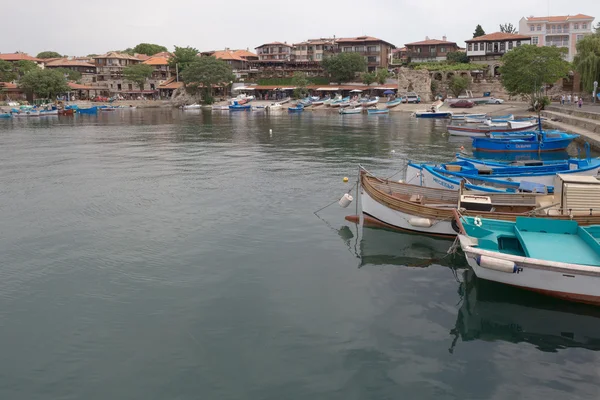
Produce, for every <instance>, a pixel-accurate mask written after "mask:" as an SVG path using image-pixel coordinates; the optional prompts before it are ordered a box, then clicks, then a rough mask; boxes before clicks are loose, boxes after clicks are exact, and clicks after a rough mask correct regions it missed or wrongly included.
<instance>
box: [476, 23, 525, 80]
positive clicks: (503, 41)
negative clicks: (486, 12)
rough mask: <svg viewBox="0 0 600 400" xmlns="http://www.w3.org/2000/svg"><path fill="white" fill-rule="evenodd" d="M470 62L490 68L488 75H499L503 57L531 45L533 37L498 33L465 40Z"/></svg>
mask: <svg viewBox="0 0 600 400" xmlns="http://www.w3.org/2000/svg"><path fill="white" fill-rule="evenodd" d="M465 43H466V44H467V57H469V62H472V63H475V64H482V65H487V66H488V75H489V76H494V75H498V68H499V67H500V65H501V58H502V56H503V55H504V54H505V53H507V52H509V51H511V50H512V49H514V48H515V47H519V46H522V45H524V44H531V37H530V36H527V35H517V34H514V33H504V32H496V33H490V34H489V35H483V36H479V37H476V38H473V39H469V40H465Z"/></svg>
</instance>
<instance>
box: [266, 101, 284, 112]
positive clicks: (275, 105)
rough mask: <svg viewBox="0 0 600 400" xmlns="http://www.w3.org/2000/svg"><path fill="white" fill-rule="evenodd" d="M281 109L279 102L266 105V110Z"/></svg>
mask: <svg viewBox="0 0 600 400" xmlns="http://www.w3.org/2000/svg"><path fill="white" fill-rule="evenodd" d="M282 109H283V104H281V103H271V104H269V105H268V106H267V111H278V110H282Z"/></svg>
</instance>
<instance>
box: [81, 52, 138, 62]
mask: <svg viewBox="0 0 600 400" xmlns="http://www.w3.org/2000/svg"><path fill="white" fill-rule="evenodd" d="M92 58H93V59H99V58H118V59H121V60H134V61H140V59H139V58H137V57H134V56H130V55H129V54H125V53H117V52H116V51H109V52H108V53H106V54H102V55H99V56H94V57H92Z"/></svg>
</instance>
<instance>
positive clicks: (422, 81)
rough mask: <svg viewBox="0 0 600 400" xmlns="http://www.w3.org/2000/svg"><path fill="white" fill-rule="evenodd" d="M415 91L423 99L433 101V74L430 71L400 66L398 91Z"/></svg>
mask: <svg viewBox="0 0 600 400" xmlns="http://www.w3.org/2000/svg"><path fill="white" fill-rule="evenodd" d="M406 92H415V93H416V94H418V95H419V96H421V99H422V100H423V101H431V100H432V95H431V75H430V74H429V71H425V70H412V69H409V68H400V69H399V70H398V93H406Z"/></svg>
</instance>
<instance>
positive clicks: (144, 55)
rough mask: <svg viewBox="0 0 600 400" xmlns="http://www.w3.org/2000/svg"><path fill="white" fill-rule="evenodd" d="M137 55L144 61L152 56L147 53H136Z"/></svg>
mask: <svg viewBox="0 0 600 400" xmlns="http://www.w3.org/2000/svg"><path fill="white" fill-rule="evenodd" d="M135 57H136V58H138V59H139V60H142V61H146V60H148V59H149V58H150V57H151V56H147V55H146V54H135Z"/></svg>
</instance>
